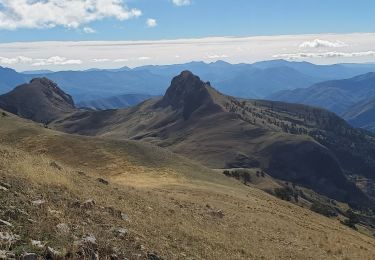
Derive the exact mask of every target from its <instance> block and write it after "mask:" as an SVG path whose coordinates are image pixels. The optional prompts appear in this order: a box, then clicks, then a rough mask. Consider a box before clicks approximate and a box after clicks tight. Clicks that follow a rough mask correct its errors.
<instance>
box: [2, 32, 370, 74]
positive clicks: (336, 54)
mask: <svg viewBox="0 0 375 260" xmlns="http://www.w3.org/2000/svg"><path fill="white" fill-rule="evenodd" d="M374 46H375V33H356V34H315V35H281V36H255V37H208V38H199V39H178V40H157V41H77V42H53V41H51V42H22V43H21V42H16V43H1V44H0V66H7V67H12V68H14V69H17V70H30V69H46V68H48V69H52V70H54V69H55V70H66V69H88V68H93V67H95V68H117V67H119V66H129V67H135V66H140V65H146V64H176V63H184V62H189V61H205V62H213V61H216V60H225V61H227V62H231V63H241V62H243V63H252V62H256V61H260V60H270V59H290V60H305V61H310V62H313V63H317V64H333V63H344V62H374V61H375V47H374Z"/></svg>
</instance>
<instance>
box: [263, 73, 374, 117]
mask: <svg viewBox="0 0 375 260" xmlns="http://www.w3.org/2000/svg"><path fill="white" fill-rule="evenodd" d="M370 97H375V73H367V74H363V75H360V76H356V77H353V78H350V79H344V80H332V81H326V82H321V83H318V84H315V85H312V86H311V87H308V88H306V89H295V90H287V91H281V92H279V93H276V94H273V95H271V96H269V98H270V99H272V100H279V101H285V102H291V103H299V104H306V105H313V106H317V107H322V108H325V109H328V110H330V111H332V112H335V113H337V114H339V115H341V114H343V113H345V112H346V111H347V110H348V109H350V108H351V107H352V106H353V105H355V104H356V103H358V102H360V101H363V100H366V99H368V98H370Z"/></svg>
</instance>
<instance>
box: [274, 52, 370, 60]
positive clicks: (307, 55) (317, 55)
mask: <svg viewBox="0 0 375 260" xmlns="http://www.w3.org/2000/svg"><path fill="white" fill-rule="evenodd" d="M373 56H375V51H361V52H336V51H330V52H316V53H304V52H300V53H287V54H277V55H274V56H273V57H274V58H278V59H279V58H282V59H289V60H298V59H306V58H308V59H314V58H355V57H373Z"/></svg>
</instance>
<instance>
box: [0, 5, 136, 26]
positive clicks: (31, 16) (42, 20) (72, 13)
mask: <svg viewBox="0 0 375 260" xmlns="http://www.w3.org/2000/svg"><path fill="white" fill-rule="evenodd" d="M0 7H1V8H0V29H6V30H14V29H18V28H53V27H56V26H63V27H67V28H78V27H80V26H81V25H82V24H87V23H90V22H93V21H97V20H101V19H104V18H108V17H112V18H116V19H118V20H120V21H124V20H128V19H130V18H134V17H138V16H140V15H141V14H142V12H141V11H140V10H139V9H129V8H128V7H127V6H126V5H125V4H124V3H123V0H64V1H62V0H0Z"/></svg>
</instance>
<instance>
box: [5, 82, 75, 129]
mask: <svg viewBox="0 0 375 260" xmlns="http://www.w3.org/2000/svg"><path fill="white" fill-rule="evenodd" d="M0 108H2V109H4V110H7V111H9V112H11V113H13V114H16V115H19V116H21V117H23V118H27V119H32V120H33V121H36V122H39V123H49V122H51V121H53V120H55V119H57V118H60V117H63V116H64V115H67V114H69V113H71V112H73V111H74V110H75V107H74V102H73V99H72V98H71V96H70V95H68V94H66V93H64V92H63V91H62V90H61V89H60V88H58V87H57V85H56V84H55V83H54V82H52V81H50V80H49V79H47V78H39V79H34V80H31V81H30V83H28V84H23V85H20V86H18V87H16V88H15V89H14V90H12V91H11V92H9V93H7V94H4V95H1V96H0Z"/></svg>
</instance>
